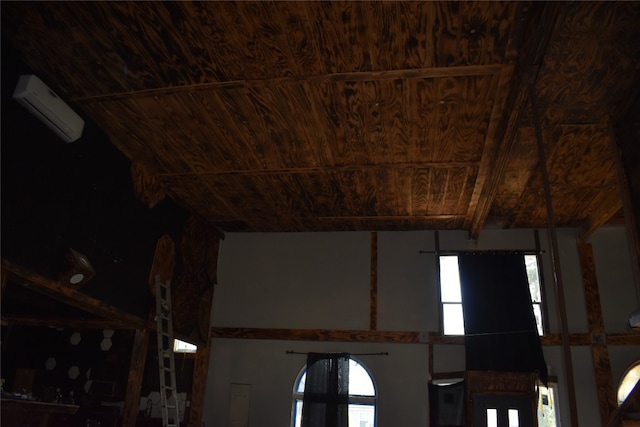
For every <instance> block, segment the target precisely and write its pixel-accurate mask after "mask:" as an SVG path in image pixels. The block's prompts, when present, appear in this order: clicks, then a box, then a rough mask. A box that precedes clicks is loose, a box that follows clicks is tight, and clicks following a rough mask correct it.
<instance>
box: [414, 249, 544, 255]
mask: <svg viewBox="0 0 640 427" xmlns="http://www.w3.org/2000/svg"><path fill="white" fill-rule="evenodd" d="M418 253H421V254H436V255H439V254H443V255H446V254H473V253H502V254H508V253H523V254H531V255H535V254H543V253H545V251H544V250H540V249H507V250H500V249H468V250H457V251H450V250H441V251H423V250H420V251H418Z"/></svg>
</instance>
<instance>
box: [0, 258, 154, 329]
mask: <svg viewBox="0 0 640 427" xmlns="http://www.w3.org/2000/svg"><path fill="white" fill-rule="evenodd" d="M2 269H3V270H5V271H6V274H7V275H8V276H9V277H10V278H14V279H17V280H15V282H16V283H17V284H19V285H22V286H24V287H26V288H28V289H31V290H33V291H35V292H38V293H41V294H43V295H47V296H49V297H51V298H53V299H55V300H56V301H59V302H62V303H65V304H67V305H70V306H72V307H75V308H78V309H80V310H83V311H85V312H87V313H90V314H93V315H96V316H99V317H103V318H106V319H111V320H114V321H120V322H122V323H123V324H124V325H128V327H129V328H136V329H149V330H154V331H155V330H156V324H155V322H153V321H151V320H148V319H143V318H141V317H138V316H135V315H133V314H129V313H127V312H124V311H122V310H120V309H118V308H116V307H113V306H111V305H109V304H105V303H104V302H102V301H100V300H98V299H96V298H93V297H90V296H89V295H87V294H85V293H82V292H80V291H77V290H75V289H73V288H70V287H66V286H63V285H61V284H60V283H58V282H56V281H53V280H51V279H48V278H46V277H43V276H41V275H39V274H35V273H33V272H31V271H29V270H27V269H25V268H23V267H21V266H19V265H16V264H14V263H12V262H10V261H8V260H5V259H3V260H2Z"/></svg>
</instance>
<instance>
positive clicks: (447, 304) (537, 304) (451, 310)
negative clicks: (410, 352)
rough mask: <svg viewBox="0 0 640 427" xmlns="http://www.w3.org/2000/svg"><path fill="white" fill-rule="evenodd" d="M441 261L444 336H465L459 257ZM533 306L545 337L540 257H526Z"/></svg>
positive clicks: (440, 258)
mask: <svg viewBox="0 0 640 427" xmlns="http://www.w3.org/2000/svg"><path fill="white" fill-rule="evenodd" d="M439 261H440V302H441V304H442V332H443V333H444V335H464V316H463V313H462V292H461V290H460V270H459V268H458V256H457V255H442V256H440V257H439ZM524 263H525V268H526V270H527V278H528V280H529V293H530V295H531V305H532V306H533V314H534V316H535V318H536V325H537V327H538V334H539V335H543V333H544V329H543V323H542V290H541V286H540V273H539V268H538V257H537V256H536V255H524Z"/></svg>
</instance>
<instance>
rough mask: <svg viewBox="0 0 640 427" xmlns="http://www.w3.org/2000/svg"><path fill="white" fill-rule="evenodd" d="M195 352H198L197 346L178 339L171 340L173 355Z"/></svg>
mask: <svg viewBox="0 0 640 427" xmlns="http://www.w3.org/2000/svg"><path fill="white" fill-rule="evenodd" d="M196 350H198V346H195V345H193V344H189V343H188V342H184V341H180V340H178V339H175V340H173V351H174V352H175V353H195V352H196Z"/></svg>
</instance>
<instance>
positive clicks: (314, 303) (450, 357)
mask: <svg viewBox="0 0 640 427" xmlns="http://www.w3.org/2000/svg"><path fill="white" fill-rule="evenodd" d="M539 235H540V244H541V249H542V250H543V251H544V254H543V255H542V257H541V258H542V269H543V274H544V278H545V283H546V288H547V295H546V300H547V304H548V305H549V306H548V308H549V311H550V313H549V314H550V321H551V323H550V324H551V330H552V332H559V322H558V320H557V314H556V313H557V311H556V310H555V307H554V301H555V300H554V286H555V284H554V281H553V269H552V268H551V266H552V263H551V254H550V249H549V247H548V236H547V233H546V231H544V230H541V231H540V233H539ZM533 236H534V234H533V231H532V230H518V231H503V230H485V231H483V232H482V233H481V236H480V239H479V240H478V241H477V242H473V241H470V240H469V239H468V235H467V233H466V232H463V231H460V232H439V241H440V249H441V250H463V249H474V248H478V249H535V240H534V237H533ZM434 237H435V233H434V232H432V231H424V232H403V233H402V232H379V233H378V329H379V330H406V331H417V332H428V331H437V330H438V301H437V289H436V286H437V277H436V268H435V255H434V254H430V253H420V251H433V250H434V249H435V241H434ZM575 238H576V235H575V232H574V230H564V229H560V230H558V241H559V242H558V243H559V255H560V259H561V273H562V278H563V283H564V286H565V295H566V302H567V312H568V319H569V331H570V332H571V333H577V332H587V331H588V325H587V319H586V305H585V300H584V295H583V291H582V282H581V273H580V262H579V258H578V255H577V247H576V240H575ZM591 241H592V242H593V245H594V256H595V258H596V269H597V274H598V281H599V284H600V293H601V298H602V301H603V310H604V311H605V323H606V325H607V327H611V328H613V329H614V330H615V331H620V330H621V327H620V323H621V322H622V321H623V320H625V319H626V317H628V312H627V311H630V310H628V308H629V307H630V304H631V303H629V302H628V300H629V299H631V300H632V299H634V298H635V294H634V295H629V293H630V288H629V286H628V285H625V286H622V287H620V286H619V283H620V282H621V281H624V278H625V277H627V275H629V274H630V273H629V271H630V265H629V261H628V256H627V258H626V259H625V257H624V254H623V249H621V248H624V247H625V246H624V245H626V242H624V231H621V230H603V231H599V232H597V233H596V234H595V235H594V236H593V238H592V240H591ZM370 244H371V234H370V233H369V232H344V233H289V234H285V233H283V234H242V233H236V234H234V233H229V234H227V236H226V238H225V239H224V240H223V242H222V244H221V249H220V258H219V264H218V277H219V283H218V285H216V289H215V296H214V304H213V308H212V326H228V327H255V328H314V329H315V328H320V329H354V330H366V329H368V328H369V292H370ZM610 269H616V270H623V271H622V272H620V271H610ZM624 270H628V271H627V272H626V273H625V272H624ZM631 289H632V288H631ZM617 304H621V305H623V306H624V309H623V310H616V305H617ZM609 349H610V357H611V365H612V372H613V374H614V381H615V380H616V378H619V377H620V376H621V375H622V373H623V372H624V370H625V369H626V368H627V367H628V365H629V364H630V363H631V361H633V360H634V359H635V358H637V357H639V356H640V352H639V351H638V348H637V347H611V346H610V347H609ZM287 350H296V351H302V352H307V351H327V352H337V351H346V352H350V353H363V352H380V351H386V352H389V356H374V357H366V358H365V357H363V358H361V361H362V362H363V364H364V365H365V366H366V367H367V368H368V369H369V371H370V372H371V373H372V375H373V377H374V379H375V381H376V385H377V387H378V408H379V412H378V417H377V421H378V427H404V426H406V427H413V426H420V427H422V426H426V425H428V404H427V402H428V393H427V381H428V367H429V351H428V346H427V345H425V344H358V343H328V342H297V341H269V340H239V339H235V340H234V339H214V340H213V342H212V353H211V360H210V369H209V372H208V379H207V394H206V402H207V403H206V405H205V411H204V422H205V426H207V427H211V426H220V427H227V426H228V411H229V391H230V387H231V384H232V383H240V384H250V385H251V400H250V414H249V425H250V426H256V427H257V426H267V425H268V426H289V424H290V415H291V414H290V412H291V395H292V391H293V385H294V381H295V379H296V376H297V375H298V373H299V372H300V369H301V368H302V367H303V365H304V363H305V361H304V356H295V355H287V354H286V351H287ZM544 353H545V357H546V360H547V364H548V365H549V366H550V373H551V374H552V375H556V376H557V377H558V379H559V404H560V412H561V414H560V416H561V420H567V419H568V413H569V412H568V404H567V402H568V401H567V399H568V391H567V389H566V378H565V375H564V362H563V356H562V349H561V347H560V346H553V347H551V346H546V347H545V348H544ZM572 359H573V365H574V377H575V378H576V393H577V400H578V402H579V403H578V410H579V413H580V418H579V424H580V425H581V426H591V425H593V426H595V425H598V424H599V414H598V405H597V393H596V388H595V377H594V374H593V362H592V360H591V351H590V348H589V347H588V346H584V347H577V348H574V349H573V350H572ZM432 362H433V366H434V372H451V371H460V370H463V369H464V347H463V346H462V345H436V346H434V349H433V361H432Z"/></svg>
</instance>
